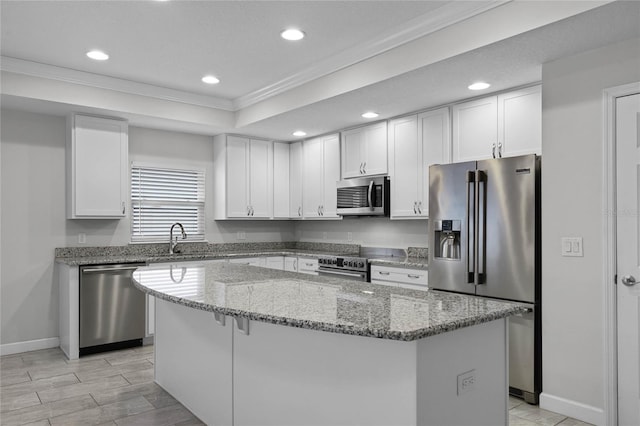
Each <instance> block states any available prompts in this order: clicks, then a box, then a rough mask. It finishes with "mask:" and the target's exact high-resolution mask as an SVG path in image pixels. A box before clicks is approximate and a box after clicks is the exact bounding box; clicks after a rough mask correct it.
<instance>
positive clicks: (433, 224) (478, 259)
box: [428, 155, 542, 404]
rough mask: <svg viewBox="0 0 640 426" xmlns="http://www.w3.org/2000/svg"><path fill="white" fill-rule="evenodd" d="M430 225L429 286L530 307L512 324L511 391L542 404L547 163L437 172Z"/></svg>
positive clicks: (479, 164)
mask: <svg viewBox="0 0 640 426" xmlns="http://www.w3.org/2000/svg"><path fill="white" fill-rule="evenodd" d="M428 226H429V230H428V232H429V247H430V248H429V288H431V289H434V290H445V291H452V292H457V293H467V294H473V295H476V296H483V297H490V298H495V299H503V300H510V301H517V302H522V303H527V304H530V305H531V308H532V309H533V312H531V313H529V314H526V315H524V316H521V317H518V316H514V317H510V318H509V392H510V393H511V394H512V395H516V396H519V397H522V398H523V399H524V400H525V401H527V402H529V403H533V404H537V403H538V396H539V394H540V391H541V387H542V383H541V382H542V365H541V364H542V363H541V340H542V338H541V330H540V327H541V320H540V299H541V297H540V283H541V276H540V274H541V265H540V249H541V248H540V157H537V156H535V155H524V156H519V157H510V158H501V159H492V160H482V161H472V162H465V163H454V164H445V165H433V166H431V167H430V168H429V225H428Z"/></svg>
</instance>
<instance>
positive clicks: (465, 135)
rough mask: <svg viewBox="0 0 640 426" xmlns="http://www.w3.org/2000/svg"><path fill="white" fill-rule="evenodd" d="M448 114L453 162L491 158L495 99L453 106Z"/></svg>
mask: <svg viewBox="0 0 640 426" xmlns="http://www.w3.org/2000/svg"><path fill="white" fill-rule="evenodd" d="M452 114H453V162H454V163H457V162H462V161H473V160H483V159H486V158H491V157H492V155H493V152H494V151H492V147H494V146H495V148H493V149H494V150H497V144H498V98H497V97H496V96H489V97H488V98H483V99H478V100H475V101H470V102H465V103H463V104H458V105H454V106H453V108H452ZM496 156H497V152H496Z"/></svg>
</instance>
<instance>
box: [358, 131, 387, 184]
mask: <svg viewBox="0 0 640 426" xmlns="http://www.w3.org/2000/svg"><path fill="white" fill-rule="evenodd" d="M361 149H363V150H364V151H365V156H364V164H363V170H364V174H363V175H365V176H372V175H383V174H386V173H387V171H388V167H387V122H386V121H385V122H382V123H378V124H374V125H372V126H368V127H367V128H366V131H365V139H364V146H363V147H362V148H361Z"/></svg>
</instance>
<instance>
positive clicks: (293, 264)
mask: <svg viewBox="0 0 640 426" xmlns="http://www.w3.org/2000/svg"><path fill="white" fill-rule="evenodd" d="M284 270H285V271H291V272H298V258H297V257H291V256H285V258H284Z"/></svg>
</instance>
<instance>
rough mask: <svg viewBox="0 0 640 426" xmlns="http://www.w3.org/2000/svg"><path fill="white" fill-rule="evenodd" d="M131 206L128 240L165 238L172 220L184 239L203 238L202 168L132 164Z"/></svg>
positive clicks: (161, 239) (159, 239) (157, 239)
mask: <svg viewBox="0 0 640 426" xmlns="http://www.w3.org/2000/svg"><path fill="white" fill-rule="evenodd" d="M131 210H132V217H131V240H132V241H148V242H151V241H166V240H167V238H168V237H169V229H170V228H171V225H172V224H174V223H175V222H180V223H181V224H182V225H183V226H184V230H185V232H186V233H187V240H188V241H194V240H204V170H176V169H164V168H160V167H147V166H142V165H137V164H133V165H132V167H131ZM175 231H176V230H174V232H175ZM178 235H179V230H178Z"/></svg>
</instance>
